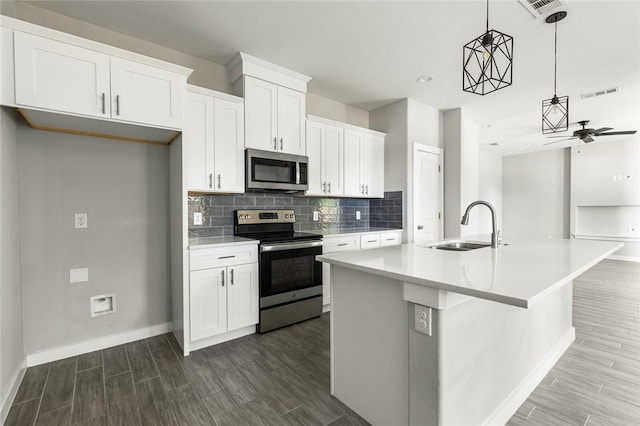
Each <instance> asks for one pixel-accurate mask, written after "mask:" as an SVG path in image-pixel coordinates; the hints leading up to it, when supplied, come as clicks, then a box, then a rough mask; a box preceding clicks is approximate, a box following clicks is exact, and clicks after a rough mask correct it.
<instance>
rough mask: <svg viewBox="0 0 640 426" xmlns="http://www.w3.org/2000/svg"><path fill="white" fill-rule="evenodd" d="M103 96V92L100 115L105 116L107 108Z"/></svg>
mask: <svg viewBox="0 0 640 426" xmlns="http://www.w3.org/2000/svg"><path fill="white" fill-rule="evenodd" d="M105 102H106V101H105V94H104V92H102V113H103V114H106V113H107V106H106V105H105Z"/></svg>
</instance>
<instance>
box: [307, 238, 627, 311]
mask: <svg viewBox="0 0 640 426" xmlns="http://www.w3.org/2000/svg"><path fill="white" fill-rule="evenodd" d="M465 239H466V238H465ZM473 240H474V241H478V239H476V238H474V239H473ZM622 246H623V244H622V243H619V242H609V241H586V240H574V239H571V240H570V239H533V238H526V239H525V238H521V239H518V238H512V239H510V240H509V241H506V243H505V245H502V246H500V247H498V248H497V249H492V248H491V247H485V248H480V249H476V250H471V251H466V252H457V251H447V250H436V249H432V248H428V245H427V244H403V245H401V246H392V247H385V248H380V249H373V250H363V251H352V252H342V253H336V254H326V255H321V256H318V257H317V260H319V261H321V262H326V263H329V264H331V265H337V266H342V267H345V268H350V269H354V270H358V271H362V272H367V273H371V274H375V275H381V276H385V277H388V278H392V279H395V280H398V281H402V282H408V283H414V284H420V285H424V286H428V287H432V288H436V289H441V290H446V291H451V292H454V293H459V294H464V295H468V296H473V297H478V298H481V299H487V300H493V301H496V302H500V303H505V304H509V305H513V306H519V307H523V308H528V307H530V306H531V305H532V304H533V303H535V302H536V301H537V300H538V299H540V298H541V297H543V296H544V295H545V294H547V293H549V292H551V291H553V290H554V289H556V288H558V287H560V286H562V285H564V284H565V283H567V282H569V281H571V280H573V279H574V278H575V277H577V276H579V275H580V274H582V273H583V272H585V271H586V270H587V269H589V268H591V267H592V266H593V265H595V264H596V263H598V262H600V261H601V260H602V259H604V258H606V257H607V256H609V255H610V254H612V253H614V252H615V251H617V250H618V249H620V248H621V247H622Z"/></svg>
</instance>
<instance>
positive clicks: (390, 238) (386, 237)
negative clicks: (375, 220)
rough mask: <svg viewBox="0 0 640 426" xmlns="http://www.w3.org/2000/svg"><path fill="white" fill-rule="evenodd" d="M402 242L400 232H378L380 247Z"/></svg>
mask: <svg viewBox="0 0 640 426" xmlns="http://www.w3.org/2000/svg"><path fill="white" fill-rule="evenodd" d="M401 242H402V233H401V232H398V231H395V232H382V233H380V247H387V246H397V245H399V244H400V243H401Z"/></svg>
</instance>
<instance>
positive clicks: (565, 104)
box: [542, 11, 569, 135]
mask: <svg viewBox="0 0 640 426" xmlns="http://www.w3.org/2000/svg"><path fill="white" fill-rule="evenodd" d="M566 16H567V12H564V11H561V12H556V13H554V14H551V15H549V16H547V18H546V19H545V21H546V22H547V23H549V24H554V26H555V29H554V51H553V97H552V98H551V99H545V100H543V101H542V134H543V135H546V134H549V133H558V132H565V131H567V130H569V96H561V97H558V95H556V82H557V74H558V21H561V20H563V19H564V18H565V17H566Z"/></svg>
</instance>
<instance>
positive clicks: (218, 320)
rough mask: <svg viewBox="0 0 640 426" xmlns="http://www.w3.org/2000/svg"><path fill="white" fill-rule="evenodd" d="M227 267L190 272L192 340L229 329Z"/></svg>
mask: <svg viewBox="0 0 640 426" xmlns="http://www.w3.org/2000/svg"><path fill="white" fill-rule="evenodd" d="M226 274H227V268H212V269H203V270H200V271H193V272H191V273H190V274H189V286H190V297H191V300H190V302H191V303H190V308H191V340H199V339H204V338H206V337H211V336H215V335H216V334H220V333H224V332H225V331H227V286H228V284H227V282H228V277H226V276H225V275H226Z"/></svg>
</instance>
